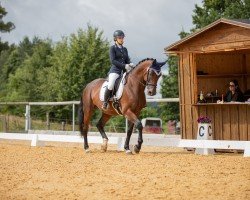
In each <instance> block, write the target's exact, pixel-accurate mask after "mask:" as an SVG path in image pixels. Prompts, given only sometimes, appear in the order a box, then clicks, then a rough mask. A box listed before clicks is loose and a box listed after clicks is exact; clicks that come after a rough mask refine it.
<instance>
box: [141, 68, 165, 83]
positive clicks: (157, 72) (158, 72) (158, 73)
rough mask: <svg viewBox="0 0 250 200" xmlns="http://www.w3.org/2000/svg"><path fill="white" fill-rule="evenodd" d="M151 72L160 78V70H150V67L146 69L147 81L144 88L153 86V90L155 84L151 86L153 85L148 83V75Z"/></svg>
mask: <svg viewBox="0 0 250 200" xmlns="http://www.w3.org/2000/svg"><path fill="white" fill-rule="evenodd" d="M151 71H153V72H154V73H155V74H156V75H157V77H160V76H161V74H162V73H161V70H159V71H158V70H156V69H153V68H151V67H149V68H148V69H147V81H146V85H145V86H153V87H155V88H157V84H153V83H150V82H149V73H150V72H151Z"/></svg>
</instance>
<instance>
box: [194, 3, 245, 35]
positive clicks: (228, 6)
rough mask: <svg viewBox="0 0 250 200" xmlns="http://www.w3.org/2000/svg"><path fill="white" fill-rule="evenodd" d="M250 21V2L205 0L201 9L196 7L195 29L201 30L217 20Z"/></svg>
mask: <svg viewBox="0 0 250 200" xmlns="http://www.w3.org/2000/svg"><path fill="white" fill-rule="evenodd" d="M221 17H223V18H228V19H250V0H204V1H203V5H202V6H201V7H200V6H198V5H197V4H196V5H195V9H194V14H193V16H192V18H193V24H194V28H193V29H191V31H192V32H193V31H195V30H197V29H201V28H203V27H204V26H207V25H208V24H210V23H212V22H214V21H216V20H217V19H220V18H221Z"/></svg>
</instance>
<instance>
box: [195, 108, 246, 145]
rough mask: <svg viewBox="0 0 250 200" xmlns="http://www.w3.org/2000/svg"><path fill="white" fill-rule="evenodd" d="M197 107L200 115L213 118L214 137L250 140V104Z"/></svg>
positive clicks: (218, 138)
mask: <svg viewBox="0 0 250 200" xmlns="http://www.w3.org/2000/svg"><path fill="white" fill-rule="evenodd" d="M196 107H197V108H198V114H199V115H206V116H208V117H210V118H211V119H212V128H213V134H214V139H216V140H248V141H249V140H250V105H247V104H246V105H215V106H203V105H201V106H196ZM194 139H195V137H194Z"/></svg>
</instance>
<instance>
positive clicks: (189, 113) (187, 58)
mask: <svg viewBox="0 0 250 200" xmlns="http://www.w3.org/2000/svg"><path fill="white" fill-rule="evenodd" d="M194 60H195V55H194V54H181V55H180V61H179V66H180V67H179V72H180V73H179V80H180V98H181V101H180V116H181V117H180V118H181V127H182V129H181V132H182V137H183V138H187V139H192V138H193V137H194V136H195V133H194V132H195V127H194V126H193V124H194V120H195V119H196V116H197V114H196V113H197V112H196V111H194V110H193V108H192V104H194V100H195V98H196V95H195V92H194V88H195V87H194V84H196V83H195V81H194V77H195V73H194V72H196V69H194V68H195V65H194V62H195V61H194Z"/></svg>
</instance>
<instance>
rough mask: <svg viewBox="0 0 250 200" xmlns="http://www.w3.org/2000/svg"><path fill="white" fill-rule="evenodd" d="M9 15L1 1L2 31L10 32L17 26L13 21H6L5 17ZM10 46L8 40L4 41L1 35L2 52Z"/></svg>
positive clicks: (0, 22) (0, 18)
mask: <svg viewBox="0 0 250 200" xmlns="http://www.w3.org/2000/svg"><path fill="white" fill-rule="evenodd" d="M6 15H7V12H6V10H5V8H4V7H2V6H1V3H0V32H2V33H6V32H10V31H11V30H13V29H14V28H15V25H14V24H13V23H12V22H6V23H5V22H4V21H3V17H5V16H6ZM8 48H9V44H8V42H2V41H1V37H0V54H1V52H2V51H3V50H6V49H8Z"/></svg>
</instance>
